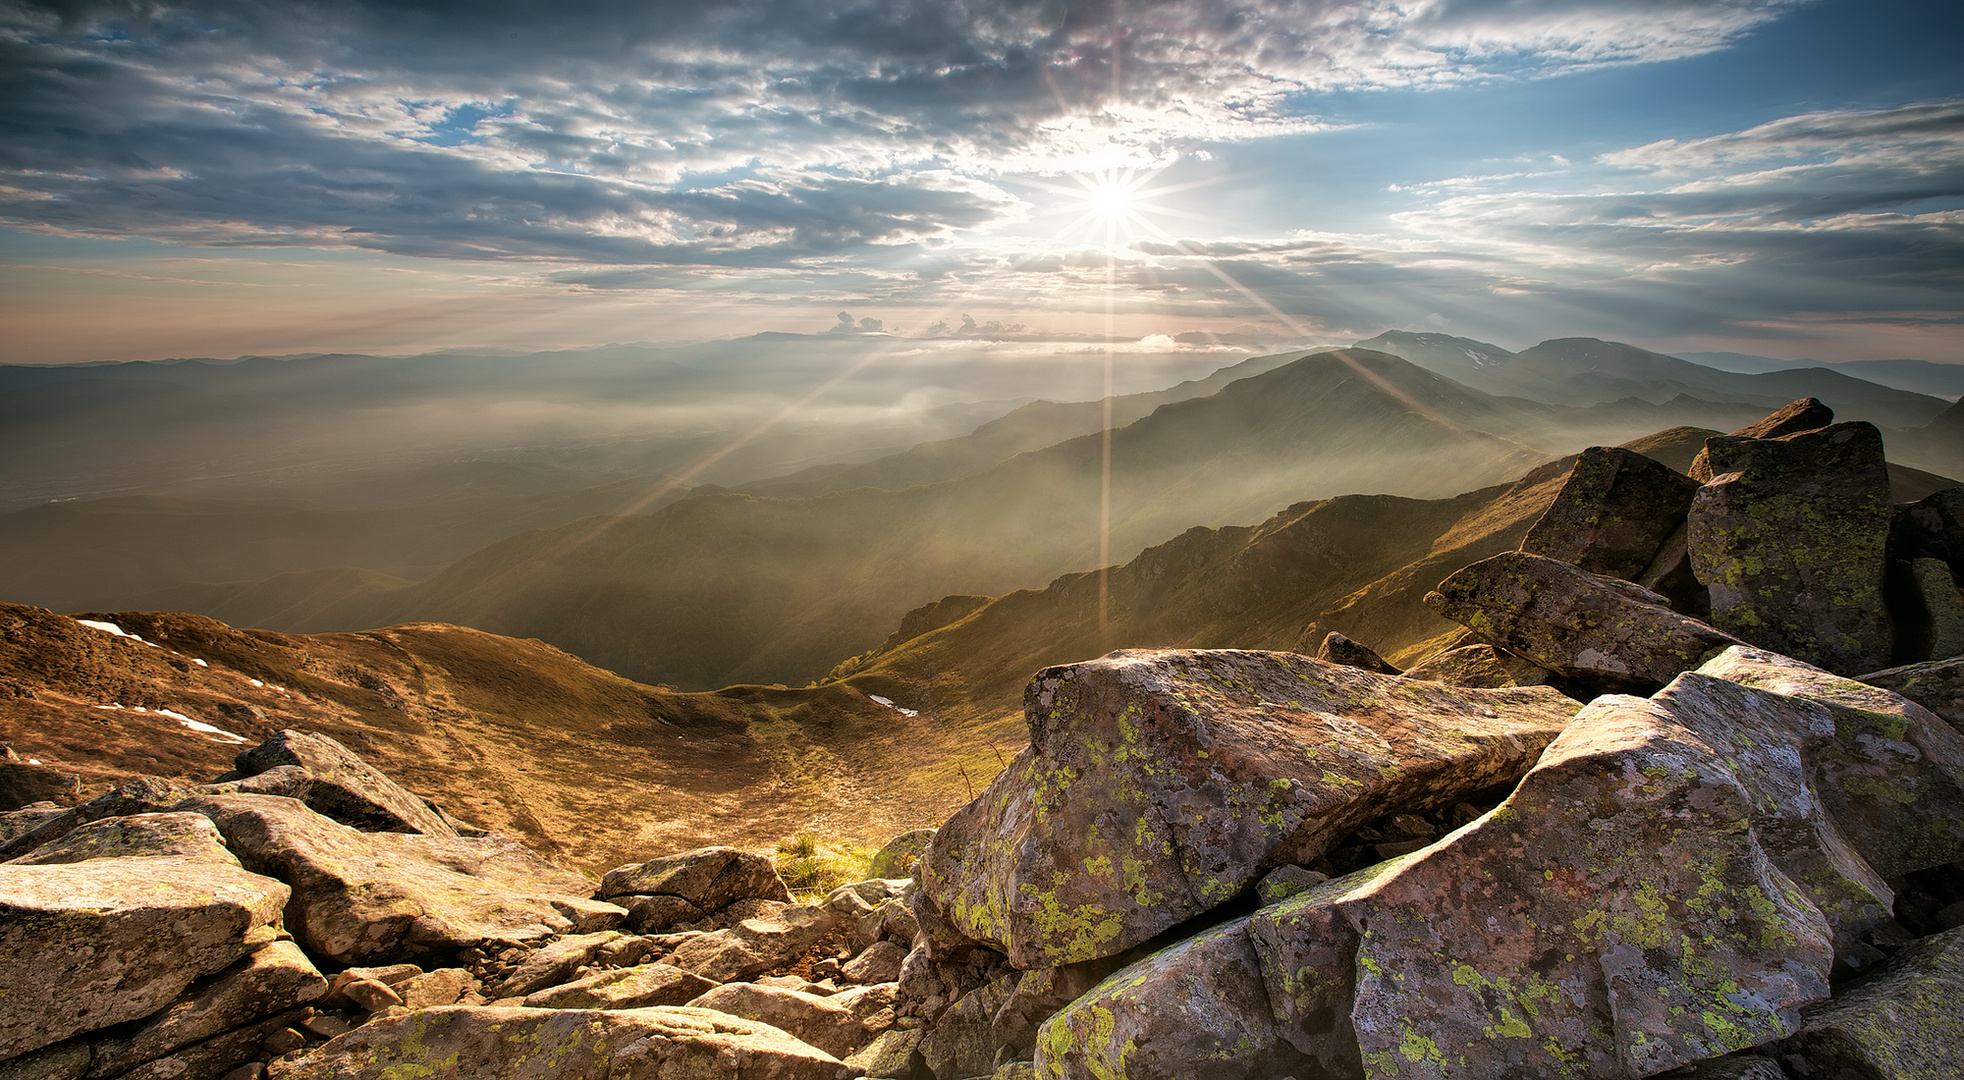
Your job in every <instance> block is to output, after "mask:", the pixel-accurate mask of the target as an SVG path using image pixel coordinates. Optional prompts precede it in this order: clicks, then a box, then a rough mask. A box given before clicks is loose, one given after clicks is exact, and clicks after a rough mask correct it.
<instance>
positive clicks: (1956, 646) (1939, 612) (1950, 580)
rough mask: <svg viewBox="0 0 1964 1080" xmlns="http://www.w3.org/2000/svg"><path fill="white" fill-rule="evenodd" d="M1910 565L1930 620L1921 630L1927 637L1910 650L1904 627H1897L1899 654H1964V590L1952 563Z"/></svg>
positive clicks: (1916, 561)
mask: <svg viewBox="0 0 1964 1080" xmlns="http://www.w3.org/2000/svg"><path fill="white" fill-rule="evenodd" d="M1908 566H1909V578H1910V579H1911V581H1912V582H1914V584H1915V590H1916V598H1917V600H1919V601H1921V603H1922V609H1923V614H1924V616H1925V617H1926V619H1927V621H1926V622H1925V623H1924V625H1923V626H1922V627H1921V629H1922V630H1923V631H1924V633H1925V634H1926V637H1925V640H1923V641H1921V642H1918V643H1917V645H1916V647H1915V649H1914V651H1911V649H1910V648H1909V647H1908V643H1907V642H1906V641H1904V640H1903V638H1904V635H1903V627H1902V626H1901V625H1898V626H1897V628H1896V631H1897V640H1896V643H1895V645H1896V652H1897V653H1898V654H1899V655H1908V656H1912V657H1918V658H1922V657H1929V658H1949V657H1952V656H1957V655H1959V654H1964V590H1960V589H1959V588H1958V587H1957V579H1956V577H1955V574H1954V572H1953V571H1952V570H1951V568H1950V564H1949V563H1947V562H1945V561H1943V560H1942V559H1910V560H1908Z"/></svg>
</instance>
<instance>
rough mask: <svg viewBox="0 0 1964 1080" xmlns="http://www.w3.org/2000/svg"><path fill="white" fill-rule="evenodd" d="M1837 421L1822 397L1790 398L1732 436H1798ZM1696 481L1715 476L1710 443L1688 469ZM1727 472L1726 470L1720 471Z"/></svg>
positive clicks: (1774, 437)
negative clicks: (1822, 400)
mask: <svg viewBox="0 0 1964 1080" xmlns="http://www.w3.org/2000/svg"><path fill="white" fill-rule="evenodd" d="M1832 423H1834V410H1833V409H1830V408H1828V407H1827V406H1826V405H1823V404H1822V403H1821V399H1819V398H1811V397H1805V398H1801V399H1799V400H1797V401H1790V402H1788V403H1787V404H1785V405H1782V406H1780V407H1779V408H1778V409H1775V410H1773V411H1772V412H1771V413H1769V414H1767V416H1766V417H1765V418H1764V419H1761V420H1756V421H1754V422H1753V423H1750V424H1747V425H1746V426H1745V427H1742V428H1740V429H1739V430H1737V431H1734V432H1732V433H1731V434H1730V435H1728V436H1727V437H1728V438H1734V439H1778V438H1782V437H1784V436H1787V435H1798V434H1800V433H1801V432H1803V431H1818V430H1820V429H1821V428H1824V427H1827V426H1828V425H1829V424H1832ZM1686 471H1687V472H1689V473H1690V475H1691V478H1692V479H1693V480H1696V481H1698V482H1699V483H1701V484H1703V483H1705V482H1707V481H1709V480H1710V479H1711V478H1712V473H1713V468H1712V459H1711V454H1710V444H1709V443H1707V445H1706V448H1704V449H1701V450H1699V451H1698V456H1697V457H1694V458H1692V459H1691V468H1690V469H1688V470H1686ZM1720 471H1723V470H1720Z"/></svg>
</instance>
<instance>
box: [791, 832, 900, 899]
mask: <svg viewBox="0 0 1964 1080" xmlns="http://www.w3.org/2000/svg"><path fill="white" fill-rule="evenodd" d="M879 853H880V849H879V848H878V847H875V846H873V845H870V844H865V843H861V842H860V841H858V840H845V839H827V838H821V837H820V836H819V835H818V834H817V833H815V832H813V831H811V830H810V829H803V830H800V831H799V832H798V834H797V835H795V836H792V837H790V838H789V839H785V840H780V841H778V842H777V854H776V855H775V856H773V858H772V862H774V863H776V864H777V873H778V876H779V877H781V878H783V879H784V884H785V886H786V887H788V888H789V889H790V890H791V893H792V895H793V896H794V897H795V898H797V899H799V900H812V899H818V898H823V897H824V896H825V894H826V893H829V892H831V891H832V890H833V889H836V888H838V887H839V886H841V885H849V884H851V883H852V882H855V881H864V880H866V879H867V877H869V876H870V875H871V873H872V866H873V856H875V855H878V854H879Z"/></svg>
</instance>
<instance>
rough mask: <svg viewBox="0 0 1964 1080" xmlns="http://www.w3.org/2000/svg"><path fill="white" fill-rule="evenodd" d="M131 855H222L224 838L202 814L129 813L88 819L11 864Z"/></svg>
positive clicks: (225, 855) (224, 858)
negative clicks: (95, 819) (92, 819)
mask: <svg viewBox="0 0 1964 1080" xmlns="http://www.w3.org/2000/svg"><path fill="white" fill-rule="evenodd" d="M137 855H189V856H211V857H217V858H219V859H220V860H221V861H228V860H230V859H231V856H230V854H229V853H228V852H226V850H225V841H224V839H223V838H222V837H220V836H219V835H218V828H217V826H215V825H213V824H212V823H211V819H210V818H207V817H205V816H204V815H203V814H188V813H175V814H169V813H166V814H130V815H127V816H125V817H114V818H103V819H102V820H100V821H92V822H90V823H88V824H87V825H83V826H81V827H79V828H77V829H75V830H73V831H72V832H70V833H68V834H67V835H66V836H63V837H62V838H60V839H59V840H55V841H52V842H50V843H47V844H44V845H42V846H40V847H38V848H35V849H34V850H33V851H31V852H28V853H27V854H26V855H22V856H21V857H20V858H18V859H14V860H12V864H13V865H16V866H53V865H58V864H62V863H78V862H86V861H88V860H89V859H113V858H120V857H125V856H137Z"/></svg>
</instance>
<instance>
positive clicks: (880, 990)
mask: <svg viewBox="0 0 1964 1080" xmlns="http://www.w3.org/2000/svg"><path fill="white" fill-rule="evenodd" d="M899 992H900V987H899V984H898V983H890V982H885V983H870V984H868V985H866V986H855V987H851V988H849V989H846V990H841V991H839V992H838V993H836V994H834V995H832V1001H833V1003H834V1004H836V1005H838V1006H839V1007H841V1008H843V1009H845V1010H847V1011H848V1012H850V1013H852V1015H853V1018H854V1019H856V1020H858V1021H859V1022H860V1023H862V1024H867V1023H872V1022H875V1021H876V1020H877V1019H878V1018H879V1017H881V1016H882V1015H884V1016H885V1017H886V1022H885V1023H884V1024H881V1025H880V1026H881V1027H882V1029H884V1028H886V1027H890V1026H891V1025H892V1022H893V1015H892V1014H893V1005H894V1001H895V1000H896V999H897V998H898V997H899V996H900V993H899Z"/></svg>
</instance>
